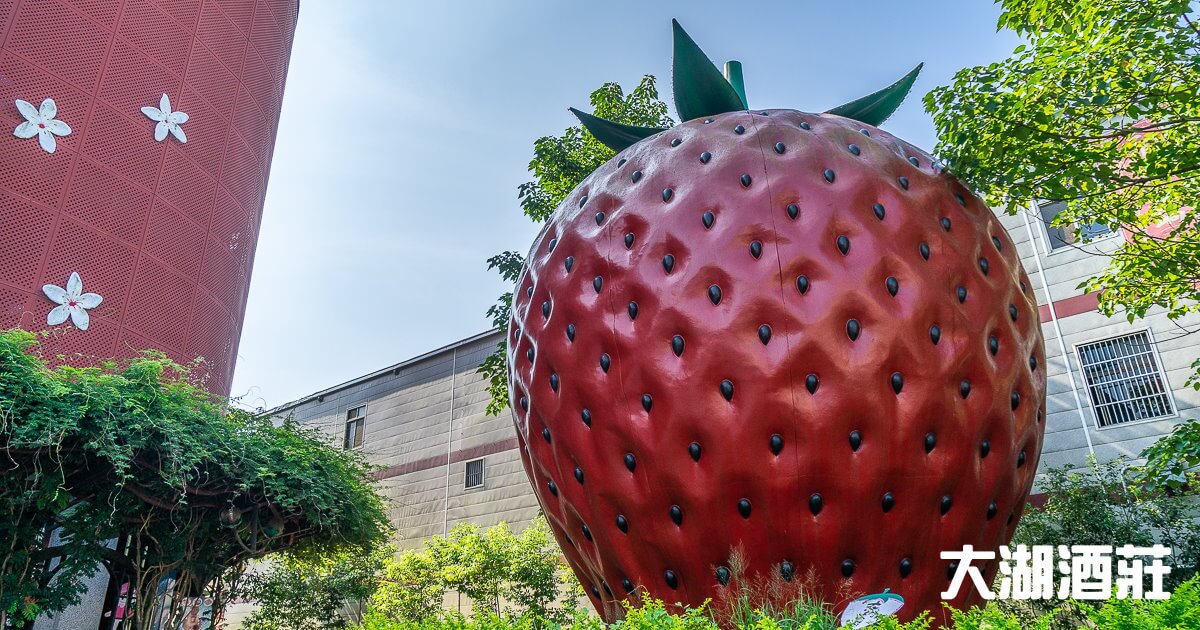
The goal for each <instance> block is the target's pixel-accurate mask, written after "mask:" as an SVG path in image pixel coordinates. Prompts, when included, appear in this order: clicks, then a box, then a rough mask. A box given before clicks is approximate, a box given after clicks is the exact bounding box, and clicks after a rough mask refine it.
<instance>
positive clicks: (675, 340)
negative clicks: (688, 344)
mask: <svg viewBox="0 0 1200 630" xmlns="http://www.w3.org/2000/svg"><path fill="white" fill-rule="evenodd" d="M671 352H674V353H675V356H681V355H682V354H683V337H682V336H680V335H675V336H674V337H671Z"/></svg>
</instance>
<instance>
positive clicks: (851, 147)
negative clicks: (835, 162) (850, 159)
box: [846, 144, 862, 155]
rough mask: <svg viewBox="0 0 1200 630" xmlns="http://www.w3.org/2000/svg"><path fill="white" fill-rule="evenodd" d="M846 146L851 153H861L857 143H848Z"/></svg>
mask: <svg viewBox="0 0 1200 630" xmlns="http://www.w3.org/2000/svg"><path fill="white" fill-rule="evenodd" d="M846 148H847V149H849V150H850V152H851V153H853V154H854V155H858V154H859V153H862V149H859V148H858V145H857V144H852V145H849V146H847V147H846Z"/></svg>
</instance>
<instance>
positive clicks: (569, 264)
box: [563, 256, 575, 272]
mask: <svg viewBox="0 0 1200 630" xmlns="http://www.w3.org/2000/svg"><path fill="white" fill-rule="evenodd" d="M574 266H575V257H574V256H567V259H566V260H564V261H563V267H565V268H566V270H567V272H570V271H571V267H574Z"/></svg>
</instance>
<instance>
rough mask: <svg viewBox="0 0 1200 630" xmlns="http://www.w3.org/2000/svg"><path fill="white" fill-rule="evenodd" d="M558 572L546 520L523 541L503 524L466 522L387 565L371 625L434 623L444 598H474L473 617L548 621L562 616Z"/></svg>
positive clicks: (524, 534) (525, 533)
mask: <svg viewBox="0 0 1200 630" xmlns="http://www.w3.org/2000/svg"><path fill="white" fill-rule="evenodd" d="M561 566H562V565H561V560H560V559H559V551H558V547H557V546H556V545H555V544H554V539H553V537H552V536H551V534H550V527H549V525H547V524H546V521H545V520H544V519H541V518H539V519H536V520H535V521H534V522H533V523H531V524H530V526H529V527H527V528H525V530H524V531H522V532H521V533H520V534H514V533H513V532H512V530H511V529H509V527H508V525H507V524H505V523H500V524H499V525H496V526H494V527H489V528H487V529H483V528H481V527H479V526H478V525H473V524H466V523H464V524H460V525H456V526H455V527H454V528H453V529H451V530H450V533H449V535H448V536H445V537H443V536H434V537H433V538H430V539H429V540H426V541H425V545H424V547H423V548H422V549H419V550H416V549H410V550H406V551H404V552H403V553H401V554H400V555H399V557H397V558H395V559H390V560H388V561H387V562H385V563H384V579H383V581H382V583H381V584H380V585H379V588H378V590H376V591H375V593H374V595H373V596H372V597H371V602H370V609H371V612H372V613H373V614H374V615H375V618H387V619H390V620H393V621H396V622H406V623H407V622H412V623H421V622H426V621H429V620H431V619H437V618H439V617H440V616H441V606H442V599H443V597H444V596H445V594H446V593H447V592H448V591H457V592H460V593H462V594H464V595H466V596H468V597H470V598H471V600H472V605H473V608H474V610H475V612H476V615H477V616H478V615H480V614H482V615H492V616H494V615H499V614H501V613H503V615H504V616H506V617H514V618H517V617H531V618H548V617H553V616H555V615H561V612H562V611H558V610H553V609H552V608H551V607H552V605H553V604H554V603H555V600H556V599H557V598H558V595H559V589H558V578H557V573H558V571H559V569H560V568H561ZM501 602H503V603H504V604H506V606H505V607H504V609H503V610H501Z"/></svg>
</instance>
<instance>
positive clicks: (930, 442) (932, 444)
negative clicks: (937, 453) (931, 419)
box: [925, 431, 937, 453]
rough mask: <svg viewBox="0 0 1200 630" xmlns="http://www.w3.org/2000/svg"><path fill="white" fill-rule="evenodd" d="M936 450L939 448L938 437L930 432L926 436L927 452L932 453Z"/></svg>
mask: <svg viewBox="0 0 1200 630" xmlns="http://www.w3.org/2000/svg"><path fill="white" fill-rule="evenodd" d="M935 448H937V435H935V434H934V433H933V432H932V431H930V432H929V433H926V434H925V452H926V453H932V452H933V449H935Z"/></svg>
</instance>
